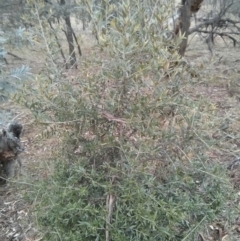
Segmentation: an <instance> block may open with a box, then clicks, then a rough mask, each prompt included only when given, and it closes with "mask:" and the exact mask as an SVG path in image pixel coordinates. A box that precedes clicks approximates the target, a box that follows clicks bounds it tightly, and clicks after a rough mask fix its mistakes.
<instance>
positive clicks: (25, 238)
mask: <svg viewBox="0 0 240 241" xmlns="http://www.w3.org/2000/svg"><path fill="white" fill-rule="evenodd" d="M239 57H240V48H239V47H237V48H233V47H232V46H231V44H230V43H229V45H226V44H225V43H223V42H222V41H221V40H220V39H219V40H217V41H216V46H214V55H213V56H211V54H210V52H209V51H208V49H207V46H206V45H205V44H204V43H203V42H202V40H201V39H200V38H199V37H194V39H192V40H191V37H190V45H189V47H188V50H187V53H186V59H187V61H188V62H191V63H192V65H193V66H197V67H198V68H200V67H201V66H203V70H202V71H203V73H204V76H208V78H207V79H206V77H204V78H201V75H200V76H198V77H197V78H195V79H193V83H192V85H191V88H189V89H186V92H187V94H188V95H191V96H192V98H203V99H207V100H208V101H210V102H211V103H212V104H213V105H214V106H215V107H216V109H217V116H218V117H219V123H221V122H222V121H223V120H225V119H226V118H230V119H231V123H230V126H229V129H230V132H229V133H230V134H229V135H231V133H236V132H239V130H240V107H239V106H240V105H239V104H240V102H239V98H238V93H234V94H231V93H229V90H228V89H227V87H226V86H227V84H228V83H232V82H234V83H235V82H237V83H239V84H240V65H239V61H240V59H239ZM30 58H31V57H29V56H26V58H25V60H26V61H25V62H24V64H27V63H29V64H30V66H31V67H32V69H33V71H34V72H37V71H38V70H39V69H40V68H42V67H43V66H44V64H43V62H39V61H38V60H37V59H36V58H35V59H30ZM18 63H19V62H18ZM16 64H17V63H16V62H13V65H16ZM68 75H69V76H74V75H75V73H74V71H73V72H69V73H68ZM236 88H237V87H236ZM12 119H16V120H19V121H20V122H21V123H22V124H23V125H24V132H23V137H22V142H23V143H24V146H25V148H26V151H25V153H24V154H22V162H23V166H22V168H21V171H19V172H18V175H17V176H16V178H15V179H14V180H11V181H10V182H9V183H8V184H7V185H4V186H0V240H1V241H10V240H15V241H16V240H19V241H20V240H21V241H37V240H41V233H40V232H39V230H38V228H37V225H36V223H37V222H36V220H35V219H34V209H33V206H34V204H33V205H32V206H31V205H30V204H29V203H27V202H26V201H25V200H24V198H23V196H24V192H25V190H24V188H23V189H21V190H19V189H18V186H17V185H16V183H17V182H23V183H25V184H26V185H34V184H35V183H36V181H37V180H38V179H41V178H45V177H46V176H47V175H48V174H49V172H50V170H51V168H49V169H46V166H49V165H50V163H47V158H48V156H49V155H50V153H51V151H52V149H53V148H57V146H58V145H59V140H56V139H48V140H44V139H41V138H39V133H40V132H41V131H42V129H41V127H39V126H36V125H35V124H34V120H33V117H32V116H31V114H30V113H29V112H28V111H27V110H25V109H23V108H22V107H20V106H17V105H16V104H14V103H11V102H5V103H0V128H3V127H5V126H6V124H7V123H8V122H9V121H11V120H12ZM211 134H216V136H215V137H214V138H219V136H218V135H221V134H218V133H211ZM237 137H238V138H237ZM239 137H240V135H239V134H236V135H235V138H234V139H231V138H230V137H229V139H230V140H229V139H226V142H225V143H221V145H222V147H223V148H225V150H226V151H225V152H223V153H224V154H223V153H218V152H214V151H213V152H212V153H210V154H209V155H210V156H211V158H212V161H217V162H220V163H222V165H224V166H225V167H226V168H227V167H228V166H229V165H230V166H229V167H230V168H229V169H230V171H229V176H230V179H231V181H232V182H233V185H234V186H235V188H236V192H237V193H238V192H239V191H240V190H239V188H240V174H239V170H240V169H239V167H240V164H239V165H237V164H236V165H235V166H234V167H233V166H231V163H232V162H233V161H234V160H237V158H236V157H237V156H239V155H240V154H239V152H240V139H239ZM236 163H237V162H236ZM236 205H237V204H236ZM239 220H240V219H239ZM239 225H240V222H239V221H238V220H236V222H235V223H234V224H233V225H232V227H224V226H222V224H221V225H220V224H217V223H216V224H213V226H214V227H216V230H217V229H218V232H219V233H220V232H221V233H222V237H221V239H220V238H219V236H218V240H225V241H226V240H239V239H240V235H239V234H238V232H239V231H240V228H239V227H240V226H239ZM204 236H205V237H206V236H208V237H211V238H212V239H211V240H217V239H216V238H215V239H214V237H213V236H212V234H211V233H207V234H204Z"/></svg>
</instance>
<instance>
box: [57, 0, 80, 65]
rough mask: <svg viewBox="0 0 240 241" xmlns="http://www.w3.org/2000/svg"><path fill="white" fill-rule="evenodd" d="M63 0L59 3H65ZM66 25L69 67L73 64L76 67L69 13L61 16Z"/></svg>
mask: <svg viewBox="0 0 240 241" xmlns="http://www.w3.org/2000/svg"><path fill="white" fill-rule="evenodd" d="M65 4H66V2H65V0H61V5H65ZM63 18H64V20H65V23H66V26H67V31H66V37H67V41H68V48H69V56H70V65H71V67H73V66H75V68H77V59H76V54H75V49H74V38H73V29H72V25H71V20H70V16H69V14H65V16H64V17H63Z"/></svg>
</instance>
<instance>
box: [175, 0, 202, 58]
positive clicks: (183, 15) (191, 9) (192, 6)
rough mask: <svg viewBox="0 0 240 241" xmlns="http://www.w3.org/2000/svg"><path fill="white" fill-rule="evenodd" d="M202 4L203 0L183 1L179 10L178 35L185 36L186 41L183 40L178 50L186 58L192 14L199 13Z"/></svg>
mask: <svg viewBox="0 0 240 241" xmlns="http://www.w3.org/2000/svg"><path fill="white" fill-rule="evenodd" d="M202 2H203V0H182V6H181V7H180V9H179V12H180V17H179V20H178V24H177V25H176V27H175V34H176V35H179V33H181V34H182V35H184V39H183V40H182V42H181V44H180V46H179V50H178V52H179V54H180V55H181V56H184V54H185V51H186V48H187V43H188V31H189V28H190V22H191V16H192V14H194V13H196V12H198V11H199V9H200V8H201V4H202Z"/></svg>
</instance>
